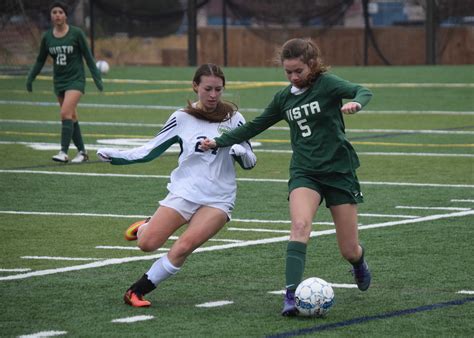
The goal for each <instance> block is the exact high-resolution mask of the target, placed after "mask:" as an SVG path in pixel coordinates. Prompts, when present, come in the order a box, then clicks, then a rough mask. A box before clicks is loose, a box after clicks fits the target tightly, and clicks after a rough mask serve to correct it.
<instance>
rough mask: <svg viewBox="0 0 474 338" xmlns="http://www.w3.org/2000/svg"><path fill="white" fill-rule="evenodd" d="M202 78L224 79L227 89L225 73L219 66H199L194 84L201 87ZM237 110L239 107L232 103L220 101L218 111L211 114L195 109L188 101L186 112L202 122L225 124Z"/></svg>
mask: <svg viewBox="0 0 474 338" xmlns="http://www.w3.org/2000/svg"><path fill="white" fill-rule="evenodd" d="M202 76H216V77H218V78H220V79H222V85H223V86H224V87H225V76H224V72H223V71H222V69H221V68H220V67H219V66H218V65H215V64H213V63H206V64H203V65H201V66H199V68H198V69H197V70H196V73H194V77H193V83H196V84H197V85H199V84H200V83H201V77H202ZM237 109H238V108H237V105H235V104H234V103H232V102H224V101H220V102H219V103H218V104H217V107H216V109H214V111H212V112H209V111H206V110H204V109H200V108H198V107H193V106H192V103H191V102H190V101H189V100H188V106H187V107H186V108H185V109H184V111H185V112H186V113H188V114H189V115H192V116H194V117H196V118H198V119H201V120H206V121H210V122H224V121H227V120H229V119H230V118H231V117H232V116H234V114H235V112H236V111H237Z"/></svg>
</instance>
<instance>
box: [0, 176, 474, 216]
mask: <svg viewBox="0 0 474 338" xmlns="http://www.w3.org/2000/svg"><path fill="white" fill-rule="evenodd" d="M0 173H6V174H36V175H38V174H40V175H64V176H93V177H128V178H164V179H168V178H169V175H138V174H104V173H78V172H66V171H44V170H23V169H0ZM237 181H241V182H265V183H269V182H279V183H287V182H288V180H287V179H268V178H242V177H241V178H237ZM360 183H361V184H366V185H384V186H387V185H391V186H407V187H436V188H474V185H472V184H438V183H407V182H369V181H361V182H360ZM147 217H148V216H147Z"/></svg>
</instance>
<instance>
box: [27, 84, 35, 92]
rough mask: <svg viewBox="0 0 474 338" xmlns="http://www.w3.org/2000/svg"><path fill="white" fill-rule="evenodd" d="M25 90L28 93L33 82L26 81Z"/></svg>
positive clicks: (31, 88) (31, 89)
mask: <svg viewBox="0 0 474 338" xmlns="http://www.w3.org/2000/svg"><path fill="white" fill-rule="evenodd" d="M26 90H27V91H28V92H30V93H31V92H32V91H33V84H32V83H31V82H27V83H26Z"/></svg>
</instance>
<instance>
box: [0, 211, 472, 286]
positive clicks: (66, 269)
mask: <svg viewBox="0 0 474 338" xmlns="http://www.w3.org/2000/svg"><path fill="white" fill-rule="evenodd" d="M473 214H474V211H472V210H471V211H460V212H453V213H450V214H440V215H431V216H426V217H419V218H416V219H409V220H399V221H392V222H382V223H375V224H370V225H364V226H361V227H359V230H367V229H375V228H384V227H391V226H395V225H403V224H414V223H421V222H428V221H434V220H439V219H444V218H452V217H464V216H469V215H473ZM335 232H336V231H335V229H330V230H324V231H313V232H311V237H317V236H323V235H330V234H334V233H335ZM289 238H290V237H289V236H288V235H285V236H281V237H272V238H265V239H258V240H249V241H245V242H241V243H228V244H220V245H214V246H208V247H201V248H197V249H196V250H195V251H194V253H201V252H210V251H217V250H226V249H234V248H244V247H249V246H254V245H262V244H271V243H279V242H285V241H288V240H289ZM164 255H165V253H159V254H154V255H147V256H138V257H124V258H112V259H105V260H103V261H97V262H92V263H87V264H82V265H75V266H68V267H63V268H57V269H46V270H39V271H32V272H27V273H22V274H16V275H11V276H2V277H0V281H4V280H18V279H26V278H31V277H37V276H46V275H52V274H57V273H63V272H70V271H79V270H84V269H94V268H100V267H104V266H110V265H117V264H123V263H129V262H136V261H147V260H155V259H158V258H160V257H162V256H164Z"/></svg>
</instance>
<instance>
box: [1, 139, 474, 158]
mask: <svg viewBox="0 0 474 338" xmlns="http://www.w3.org/2000/svg"><path fill="white" fill-rule="evenodd" d="M136 140H137V139H127V142H135V141H136ZM143 140H144V139H140V141H141V142H140V144H143ZM256 143H259V142H252V145H255V144H256ZM0 144H1V145H24V146H27V147H30V148H32V149H35V150H59V149H60V148H61V147H60V145H59V144H58V143H47V142H23V141H0ZM137 145H138V143H137V144H135V145H132V144H129V145H124V144H113V145H110V144H107V147H109V148H117V149H128V148H131V147H134V146H137ZM85 146H86V149H89V150H97V149H99V148H103V147H105V146H106V145H105V144H86V145H85ZM166 152H167V153H178V152H179V147H178V146H177V145H172V146H171V147H170V148H168V149H167V150H166ZM254 152H256V153H273V154H292V153H293V151H292V150H276V149H258V148H256V149H254ZM357 154H358V155H366V156H417V157H469V158H471V157H474V154H462V153H457V154H453V153H411V152H408V153H407V152H395V151H393V152H381V151H377V152H368V151H359V152H357Z"/></svg>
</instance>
